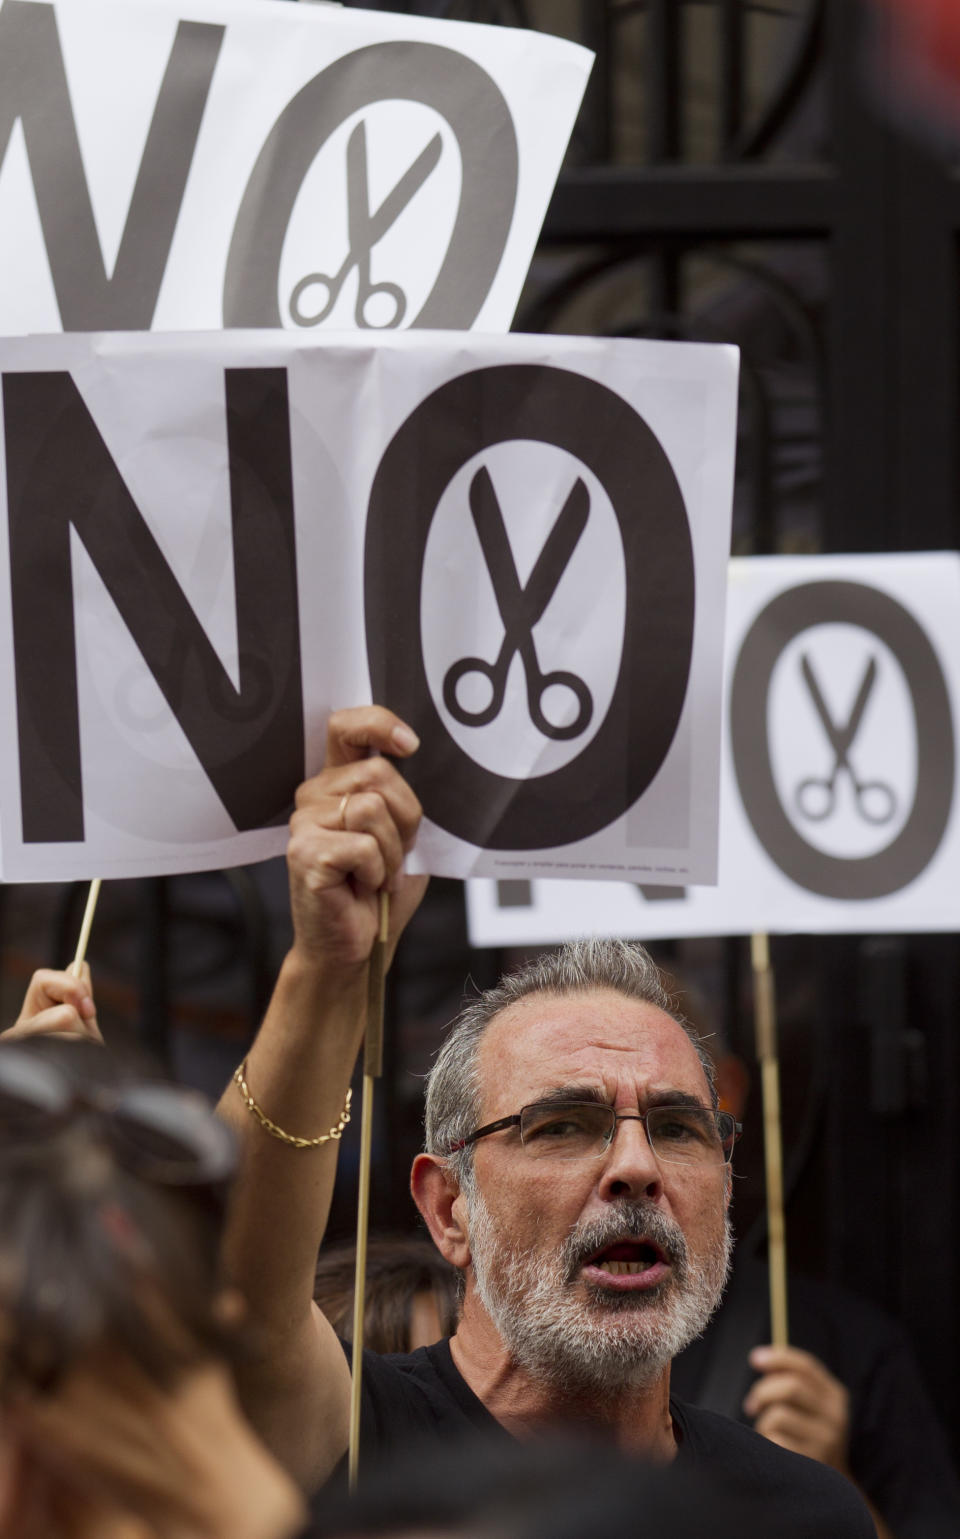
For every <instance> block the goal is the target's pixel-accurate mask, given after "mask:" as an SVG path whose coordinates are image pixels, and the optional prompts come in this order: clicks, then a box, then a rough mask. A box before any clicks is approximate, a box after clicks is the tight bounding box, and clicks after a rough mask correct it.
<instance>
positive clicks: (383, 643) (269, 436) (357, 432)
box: [0, 331, 737, 882]
mask: <svg viewBox="0 0 960 1539" xmlns="http://www.w3.org/2000/svg"><path fill="white" fill-rule="evenodd" d="M736 388H737V355H736V350H735V349H732V348H728V347H711V346H699V345H693V344H683V343H669V344H668V343H649V342H635V341H627V340H622V341H603V340H595V339H588V338H572V339H570V338H567V339H565V338H558V337H553V336H550V337H542V338H540V337H520V336H515V337H505V338H481V337H475V336H470V335H463V336H462V337H460V338H458V339H456V341H455V342H452V340H451V338H450V336H449V335H438V334H429V333H420V332H406V333H397V334H394V335H393V336H391V337H390V338H380V339H377V340H376V341H371V340H370V339H368V338H366V337H364V336H363V335H362V334H360V333H356V332H354V333H342V334H340V336H339V337H337V338H331V339H329V340H327V341H318V342H315V343H312V344H310V345H308V344H306V343H305V342H304V341H303V340H302V339H301V338H299V337H297V336H295V335H291V334H289V333H284V332H281V331H274V332H269V333H264V332H261V333H255V332H246V333H241V332H233V333H231V332H226V333H221V334H219V335H202V334H197V333H194V334H192V335H169V334H168V335H159V334H154V335H151V336H131V335H124V334H122V333H112V334H108V335H103V336H100V337H92V338H91V337H82V336H44V337H36V338H18V339H12V340H6V341H0V389H2V400H3V424H2V439H3V449H2V455H0V516H2V520H3V523H2V525H0V596H2V605H3V609H2V611H0V612H2V613H3V620H4V623H3V626H2V631H0V646H2V649H3V652H4V659H3V661H4V664H5V666H3V667H0V712H2V721H3V724H4V728H5V730H4V732H3V734H2V739H0V744H2V747H0V836H2V851H3V867H2V869H3V875H4V876H5V877H6V878H7V879H10V880H31V879H41V880H61V879H67V878H71V877H76V878H79V877H83V876H89V875H92V874H94V873H99V874H100V875H102V876H111V875H121V874H122V875H140V874H148V873H151V872H153V873H162V872H164V871H179V870H190V869H201V868H205V867H216V866H223V865H228V864H231V863H237V862H241V861H248V860H254V859H258V858H262V857H265V856H267V855H270V854H273V853H276V852H277V851H279V850H280V849H282V847H283V844H284V839H285V832H284V827H283V825H284V822H285V818H286V815H287V812H288V809H289V804H290V800H291V797H292V793H293V791H294V788H295V786H296V784H297V783H298V782H299V781H300V779H301V778H302V777H303V774H304V768H305V767H306V769H308V770H310V771H312V770H315V769H316V768H318V767H319V764H320V761H321V757H322V750H323V739H324V727H325V722H326V717H327V715H328V713H329V711H330V709H331V708H333V707H335V706H342V705H345V704H351V703H360V702H362V701H363V700H370V699H371V698H373V699H376V700H378V701H381V702H382V703H384V704H387V705H390V706H392V707H393V708H394V709H395V710H396V711H397V712H398V713H399V714H400V715H401V716H402V717H404V718H405V719H406V720H407V721H408V722H410V724H411V725H412V726H413V727H414V728H415V729H416V731H417V732H418V733H419V735H420V737H421V739H422V746H421V748H420V750H419V752H418V753H417V754H416V755H415V756H414V758H413V760H411V761H410V763H409V769H408V773H409V776H410V779H411V782H412V783H413V785H414V787H415V789H416V790H417V793H418V794H419V796H420V798H421V800H422V802H423V805H424V807H425V810H426V814H427V822H426V824H425V826H424V828H423V830H422V832H421V837H420V841H419V843H418V850H417V859H418V860H419V861H420V863H421V865H422V866H425V867H426V868H427V869H429V870H432V871H434V872H437V873H440V874H450V875H464V874H467V873H470V872H476V871H478V870H479V871H503V872H504V873H506V874H510V875H514V874H515V875H519V876H529V875H531V874H535V873H537V872H540V871H543V870H545V869H546V870H551V869H554V868H556V869H558V870H562V871H563V872H565V873H569V872H570V871H575V870H579V871H582V872H583V873H585V874H592V873H593V872H595V871H603V872H612V871H617V872H621V873H623V874H627V875H634V874H635V875H636V876H637V879H643V880H645V881H646V880H650V881H657V880H661V881H663V880H666V881H673V882H676V881H687V880H688V879H690V878H691V877H692V876H693V875H696V876H697V877H699V878H700V879H701V880H709V879H710V878H711V877H712V875H713V871H714V867H715V861H716V818H717V778H718V752H719V710H720V702H719V696H720V669H721V653H722V645H721V642H722V634H723V604H724V597H725V592H726V552H727V549H728V541H729V519H730V502H731V490H732V478H733V453H734V437H735V418H736ZM4 531H5V535H4Z"/></svg>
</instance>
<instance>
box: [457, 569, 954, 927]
mask: <svg viewBox="0 0 960 1539" xmlns="http://www.w3.org/2000/svg"><path fill="white" fill-rule="evenodd" d="M725 687H726V708H725V714H724V740H723V750H722V777H721V797H720V869H719V881H718V884H717V886H716V887H714V888H700V887H695V886H686V885H685V884H677V885H676V886H675V887H674V888H673V889H667V888H660V889H659V890H658V889H655V888H653V887H651V886H650V885H649V884H643V885H632V884H630V885H626V884H618V883H609V884H604V885H602V886H601V885H600V884H598V883H573V882H532V883H531V882H515V883H499V884H498V883H495V882H471V883H470V884H469V888H468V900H467V901H468V917H469V925H470V936H471V940H472V941H473V943H474V944H475V945H479V946H492V945H501V946H502V945H528V944H530V945H535V944H547V943H550V942H554V941H560V940H565V939H568V938H570V937H572V936H575V935H582V934H587V933H597V934H604V935H624V936H631V937H635V938H641V939H642V938H646V939H655V938H657V937H673V936H683V935H736V934H750V933H752V932H755V931H773V932H791V931H799V932H813V933H816V932H819V931H822V932H825V933H826V932H837V931H843V932H855V933H856V932H866V933H876V932H878V931H905V930H923V931H928V930H955V929H960V888H958V884H957V880H956V873H957V870H958V862H960V829H958V820H957V815H956V806H957V752H956V725H955V724H956V722H957V720H958V708H960V557H958V556H957V555H955V554H953V553H949V554H948V553H943V554H935V555H876V556H807V557H757V558H753V559H750V560H742V561H734V562H732V563H731V569H730V586H729V595H728V602H727V639H726V686H725Z"/></svg>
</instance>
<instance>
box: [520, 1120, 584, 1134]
mask: <svg viewBox="0 0 960 1539" xmlns="http://www.w3.org/2000/svg"><path fill="white" fill-rule="evenodd" d="M582 1132H583V1124H582V1123H581V1122H577V1121H576V1119H575V1118H569V1117H557V1118H555V1119H554V1121H553V1122H541V1123H539V1124H538V1125H537V1126H536V1127H534V1128H530V1129H528V1132H527V1137H528V1138H576V1137H577V1135H578V1134H579V1133H582Z"/></svg>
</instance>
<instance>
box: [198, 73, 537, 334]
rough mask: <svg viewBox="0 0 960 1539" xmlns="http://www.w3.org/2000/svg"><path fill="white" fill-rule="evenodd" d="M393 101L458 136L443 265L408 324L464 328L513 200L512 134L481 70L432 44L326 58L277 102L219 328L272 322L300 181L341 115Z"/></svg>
mask: <svg viewBox="0 0 960 1539" xmlns="http://www.w3.org/2000/svg"><path fill="white" fill-rule="evenodd" d="M397 99H402V100H405V101H416V102H422V103H423V105H424V106H427V107H433V108H434V109H435V111H437V112H439V113H440V115H441V116H442V117H444V118H445V119H446V121H447V122H448V123H449V124H450V126H451V128H452V129H453V131H454V133H455V134H456V136H457V143H458V145H459V148H460V161H461V166H462V172H463V183H462V187H461V192H460V207H459V209H458V210H457V217H456V222H455V224H454V228H453V234H452V235H451V237H450V244H449V246H448V248H447V254H446V257H445V258H444V262H443V266H442V268H441V269H440V273H439V275H438V277H437V281H436V283H435V284H434V286H433V288H432V290H431V291H430V293H429V295H428V296H427V299H426V302H425V303H424V305H423V308H422V309H421V311H420V313H419V315H418V316H417V317H416V319H415V320H414V322H413V324H414V326H418V327H424V326H429V327H436V328H438V329H442V328H444V327H449V328H451V329H452V330H456V331H466V330H468V329H469V328H470V327H471V326H472V325H473V322H474V321H475V319H476V317H477V315H478V313H479V310H480V307H481V305H482V304H483V302H484V300H485V299H486V297H487V294H488V293H489V290H490V286H491V284H492V283H493V280H494V278H495V277H496V275H497V271H498V269H499V266H500V259H501V257H502V256H503V251H504V247H505V246H506V244H507V237H508V235H509V234H510V225H511V223H512V220H513V210H514V205H515V203H516V198H517V165H518V159H517V136H516V131H515V130H514V126H513V119H512V117H511V116H510V109H509V107H508V106H507V103H506V101H505V100H504V98H503V95H502V93H501V91H500V88H499V86H497V85H496V84H495V83H494V81H493V80H491V78H490V76H489V75H488V74H487V72H486V70H484V69H481V68H480V66H479V64H475V63H474V62H473V60H472V59H468V58H466V56H465V55H464V54H462V53H457V52H456V50H455V49H453V48H441V47H439V46H438V45H437V44H435V43H372V44H371V45H370V46H369V47H368V48H358V49H357V50H356V52H355V53H349V54H346V55H345V56H344V57H343V58H342V59H337V61H336V63H334V64H331V65H330V67H329V68H328V69H325V70H323V71H322V72H321V73H320V74H319V75H317V76H315V77H314V79H313V80H311V81H310V82H309V83H308V84H307V85H305V86H304V87H303V89H302V90H301V91H299V92H298V93H297V95H296V96H295V97H294V98H293V100H292V101H291V102H289V103H288V105H287V106H286V107H285V108H284V110H283V112H281V114H280V116H279V117H278V119H277V121H276V123H275V124H274V125H273V128H272V129H271V130H270V133H269V134H268V135H267V139H266V142H265V143H264V146H263V149H262V150H261V151H260V154H259V156H258V158H257V163H256V165H255V166H254V168H253V171H252V172H251V174H250V180H249V182H248V183H247V186H246V190H245V191H244V194H243V200H242V202H241V204H240V211H239V213H238V215H237V222H236V225H235V226H234V231H233V239H232V240H231V242H230V252H229V255H228V257H227V266H226V273H225V275H224V282H223V324H224V326H280V325H282V321H281V317H280V306H279V303H278V300H277V283H278V278H279V272H280V258H281V255H282V253H283V243H284V240H285V239H286V234H287V226H288V225H289V223H290V216H291V214H292V213H293V206H294V204H295V202H296V200H297V194H298V193H299V191H300V187H301V185H302V183H303V179H304V177H305V176H306V174H307V172H308V171H309V169H310V166H311V165H312V163H313V161H314V160H315V159H316V157H317V155H318V154H319V152H320V150H321V149H322V147H323V145H324V144H325V143H326V142H327V140H328V139H329V137H330V135H331V134H332V133H334V131H335V130H336V129H338V128H339V127H340V124H341V123H343V122H344V121H345V120H346V119H347V118H348V117H350V116H351V114H352V113H354V112H358V111H361V110H362V109H363V108H364V107H370V106H372V105H373V104H374V103H375V102H380V101H390V100H397Z"/></svg>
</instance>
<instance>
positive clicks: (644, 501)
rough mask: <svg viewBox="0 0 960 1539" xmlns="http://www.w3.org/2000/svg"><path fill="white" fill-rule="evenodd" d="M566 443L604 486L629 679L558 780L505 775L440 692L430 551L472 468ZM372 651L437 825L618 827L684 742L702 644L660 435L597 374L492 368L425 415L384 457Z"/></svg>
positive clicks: (382, 695)
mask: <svg viewBox="0 0 960 1539" xmlns="http://www.w3.org/2000/svg"><path fill="white" fill-rule="evenodd" d="M521 439H532V440H537V441H539V442H542V443H547V444H554V445H556V446H557V447H558V448H561V449H565V450H567V451H568V453H570V454H572V455H574V456H575V457H576V458H577V459H579V460H580V461H581V463H582V464H584V465H586V466H587V467H588V468H589V469H590V470H592V471H593V473H594V474H595V475H596V477H597V478H598V480H599V481H600V482H601V484H602V485H603V486H604V488H605V490H606V492H607V494H608V496H609V498H610V501H611V503H612V504H613V508H614V512H615V513H616V517H617V521H618V523H619V526H620V534H621V538H622V540H623V550H624V557H625V564H626V576H627V599H626V619H625V629H624V636H623V646H622V649H621V652H620V671H619V675H618V678H617V682H616V686H615V688H614V693H613V698H612V700H611V703H610V708H609V710H608V711H607V714H606V716H605V718H604V720H603V722H602V723H601V724H600V726H599V727H598V728H597V730H596V731H595V733H594V735H593V737H592V738H591V739H590V741H589V742H588V743H587V746H586V747H585V748H584V750H583V752H582V753H581V754H579V755H578V756H577V758H575V759H573V760H572V761H571V762H570V763H568V764H566V765H564V766H563V767H562V768H561V769H557V770H555V771H553V772H552V773H550V774H546V775H537V776H533V777H531V778H530V779H527V780H518V779H513V778H511V777H508V776H504V775H497V774H495V773H493V772H492V771H490V770H488V769H486V768H484V767H483V766H481V765H479V764H477V763H476V761H475V760H473V759H471V758H470V756H469V754H467V753H465V752H464V751H463V749H461V747H460V746H459V744H458V743H456V742H455V741H454V739H453V738H452V737H451V735H450V734H449V732H448V731H447V728H446V725H445V723H444V721H443V718H442V717H441V716H440V714H439V712H438V710H437V708H436V705H435V704H434V701H433V697H432V695H431V693H430V687H429V684H428V682H427V674H426V668H425V666H424V659H423V647H422V640H421V627H420V596H421V587H422V577H423V561H424V553H425V550H426V545H427V538H428V535H429V533H430V526H431V524H432V522H433V517H434V514H435V512H436V509H437V505H438V504H439V502H440V499H441V497H442V495H443V493H444V491H445V490H446V488H447V486H448V485H449V483H450V481H451V480H452V478H453V476H454V475H455V474H456V473H457V471H458V470H459V469H460V467H461V466H462V465H464V464H466V463H467V461H468V460H470V459H472V458H473V457H474V456H475V455H477V454H480V453H482V452H483V450H484V449H488V448H490V447H491V446H492V445H494V444H498V443H505V442H508V441H510V440H521ZM364 586H365V612H366V631H367V655H368V658H369V663H370V676H371V682H372V685H373V695H374V699H375V700H377V701H380V702H382V703H383V704H384V705H389V706H390V708H391V709H392V710H395V711H396V712H397V713H398V714H399V715H400V716H402V717H403V718H404V720H406V721H408V722H409V723H410V724H411V726H413V727H414V728H415V729H416V731H417V732H418V734H419V736H420V739H421V742H422V747H421V749H420V751H419V753H417V754H415V755H414V757H413V758H412V759H411V760H409V761H405V762H404V765H403V771H404V774H405V775H407V776H408V778H409V780H410V783H411V785H412V786H413V788H414V790H415V791H416V792H417V794H418V796H419V797H420V800H421V802H422V803H423V807H424V811H425V812H426V815H427V816H428V817H429V818H431V819H432V821H433V822H434V823H437V824H438V825H439V826H440V827H441V828H443V829H445V830H446V831H447V832H448V833H451V834H454V835H455V836H456V837H457V838H460V839H465V840H467V841H468V842H469V843H471V844H476V845H480V846H482V847H484V848H486V849H499V850H533V849H550V848H553V847H555V846H558V845H565V844H571V843H573V842H574V841H575V840H577V839H585V838H587V837H588V836H589V835H590V834H594V833H596V832H597V831H598V830H599V829H601V828H606V827H607V826H608V824H610V823H612V822H613V821H614V820H615V819H616V818H618V817H620V816H621V815H622V814H623V813H624V812H626V810H627V808H628V807H631V806H632V805H633V803H634V802H635V801H636V800H637V799H638V797H640V796H641V795H642V794H643V792H644V791H645V790H646V788H647V786H648V785H649V784H650V782H651V781H652V779H653V777H654V775H656V773H657V771H658V770H659V768H660V766H661V764H662V763H663V761H664V759H665V758H666V755H667V752H668V750H669V748H670V744H671V742H672V741H673V736H674V733H675V732H676V729H677V724H678V722H679V720H680V713H681V711H682V709H683V702H684V698H685V696H686V691H687V681H688V678H689V673H690V656H691V652H692V648H693V617H694V570H693V547H692V544H691V540H690V530H689V526H688V522H687V515H686V508H685V507H684V502H683V496H682V494H681V491H680V487H679V485H678V483H677V478H676V476H675V475H674V472H673V467H672V466H671V464H670V461H669V459H668V458H667V455H666V453H665V452H664V449H663V447H662V445H661V444H660V442H659V440H658V439H657V438H656V436H655V435H654V433H653V432H652V431H651V429H650V428H649V427H648V426H647V424H646V423H645V422H644V421H643V419H642V418H641V417H639V416H638V415H637V413H636V412H635V411H634V410H633V408H632V407H631V406H629V405H628V404H627V402H626V401H624V400H623V399H622V398H621V397H620V396H618V395H616V394H615V393H614V392H613V391H612V390H609V389H608V388H607V387H606V386H605V385H600V384H598V383H597V382H596V381H595V380H591V379H587V378H585V377H584V376H583V375H581V374H575V373H572V372H570V371H568V370H565V369H555V368H549V367H546V366H543V365H539V364H514V365H509V364H508V365H499V366H496V367H492V368H487V369H477V370H474V371H473V372H471V373H469V374H463V375H461V376H460V377H459V378H458V379H453V380H450V381H449V382H448V383H447V384H445V385H442V386H441V387H440V388H439V389H438V390H436V391H434V392H433V394H432V395H430V396H428V397H427V398H426V400H424V401H422V402H421V403H420V405H419V406H418V407H417V408H416V409H415V410H414V411H413V412H412V413H411V415H410V416H409V417H408V418H407V420H406V422H405V423H404V424H403V426H402V427H401V428H400V429H399V431H398V432H397V434H396V435H395V437H394V438H393V440H392V441H391V443H390V444H389V445H388V447H387V450H386V452H385V454H384V456H383V459H382V460H381V462H380V466H379V468H378V470H377V474H376V478H375V480H374V484H373V490H372V492H371V496H370V507H369V512H368V516H367V533H366V551H365V556H364Z"/></svg>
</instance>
